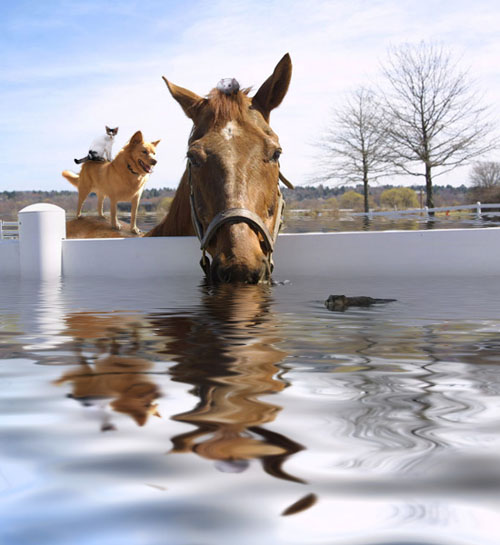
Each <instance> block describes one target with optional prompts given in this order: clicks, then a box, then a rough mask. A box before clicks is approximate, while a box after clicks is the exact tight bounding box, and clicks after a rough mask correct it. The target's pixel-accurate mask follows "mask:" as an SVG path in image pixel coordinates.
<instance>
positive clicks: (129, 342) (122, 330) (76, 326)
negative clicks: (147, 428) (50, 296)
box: [56, 313, 161, 431]
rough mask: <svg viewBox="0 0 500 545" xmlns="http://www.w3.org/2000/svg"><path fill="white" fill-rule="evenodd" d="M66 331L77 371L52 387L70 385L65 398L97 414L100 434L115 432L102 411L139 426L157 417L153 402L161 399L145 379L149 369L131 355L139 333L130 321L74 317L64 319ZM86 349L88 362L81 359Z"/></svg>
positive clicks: (86, 315) (108, 316) (90, 315)
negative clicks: (92, 357)
mask: <svg viewBox="0 0 500 545" xmlns="http://www.w3.org/2000/svg"><path fill="white" fill-rule="evenodd" d="M66 325H67V331H66V334H68V335H71V336H72V337H73V343H74V351H75V353H76V354H77V357H78V360H79V365H78V366H77V367H76V368H75V369H72V370H71V371H69V372H67V373H65V374H64V375H63V376H62V377H61V378H60V379H59V380H57V381H56V384H59V385H61V384H65V383H70V384H71V388H72V392H71V394H69V397H71V398H74V399H76V400H78V401H80V402H81V403H82V404H83V405H85V406H89V407H94V408H97V409H98V410H99V412H100V417H101V421H102V423H101V430H102V431H109V430H114V429H115V426H114V424H113V423H112V421H111V413H110V411H108V410H107V408H108V407H109V408H111V409H112V410H113V411H117V412H120V413H124V414H127V415H129V416H130V417H132V418H133V419H134V420H135V422H136V423H137V424H138V425H139V426H143V425H144V424H145V423H146V422H147V420H148V418H149V416H151V415H154V416H160V414H159V412H158V405H157V404H156V403H155V400H156V399H158V397H160V395H161V394H160V391H159V388H158V386H157V385H156V384H155V383H154V382H153V381H151V380H150V378H149V376H148V375H147V374H146V373H147V372H148V371H149V370H150V369H151V367H152V363H151V362H150V361H148V360H146V359H143V358H140V357H139V356H138V355H137V352H138V350H139V347H140V339H139V333H138V330H139V327H138V324H137V323H135V322H134V320H133V319H132V318H128V317H124V316H120V315H117V314H93V313H78V314H70V315H68V316H67V318H66ZM89 349H93V350H94V351H96V352H97V359H95V361H93V362H92V361H90V360H89V358H88V357H86V356H85V354H87V353H88V351H89Z"/></svg>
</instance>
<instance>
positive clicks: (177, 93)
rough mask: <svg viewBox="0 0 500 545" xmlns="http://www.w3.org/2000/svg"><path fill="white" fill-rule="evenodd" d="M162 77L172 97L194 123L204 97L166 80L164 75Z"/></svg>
mask: <svg viewBox="0 0 500 545" xmlns="http://www.w3.org/2000/svg"><path fill="white" fill-rule="evenodd" d="M162 77H163V81H164V82H165V83H166V84H167V87H168V90H169V91H170V94H171V95H172V97H173V98H174V99H175V100H176V101H177V102H178V103H179V105H180V107H181V108H182V109H183V110H184V113H185V114H186V115H187V116H188V117H189V118H190V119H192V120H193V122H194V123H195V124H196V120H197V119H198V117H199V112H200V109H201V106H202V105H203V104H204V103H205V99H203V98H201V97H200V96H198V95H197V94H196V93H193V91H190V90H189V89H184V87H179V86H178V85H174V84H173V83H172V82H170V81H168V79H167V78H166V77H165V76H162Z"/></svg>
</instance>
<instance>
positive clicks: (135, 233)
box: [130, 227, 142, 235]
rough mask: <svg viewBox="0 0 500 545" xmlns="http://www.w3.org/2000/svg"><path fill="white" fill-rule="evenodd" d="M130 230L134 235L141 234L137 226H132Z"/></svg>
mask: <svg viewBox="0 0 500 545" xmlns="http://www.w3.org/2000/svg"><path fill="white" fill-rule="evenodd" d="M130 232H131V233H134V235H140V234H142V231H141V230H140V229H139V227H132V229H130Z"/></svg>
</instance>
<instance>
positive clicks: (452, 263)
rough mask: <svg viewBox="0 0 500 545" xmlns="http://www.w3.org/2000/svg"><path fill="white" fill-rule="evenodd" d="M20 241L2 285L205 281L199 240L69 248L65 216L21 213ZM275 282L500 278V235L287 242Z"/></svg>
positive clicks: (297, 238) (460, 232)
mask: <svg viewBox="0 0 500 545" xmlns="http://www.w3.org/2000/svg"><path fill="white" fill-rule="evenodd" d="M20 218H21V219H20V229H19V240H2V241H0V279H1V278H2V277H5V276H19V277H22V278H42V279H46V278H53V277H59V276H66V277H106V278H117V277H122V278H135V279H138V281H145V280H146V279H147V278H152V277H161V278H164V279H168V277H170V276H177V275H194V276H197V277H200V278H201V276H202V272H201V269H200V267H199V265H198V262H199V259H200V250H199V243H198V240H197V239H196V238H195V237H158V238H127V239H121V238H118V239H91V240H66V239H65V214H64V210H62V209H61V208H58V207H57V206H54V205H47V204H45V205H33V206H30V207H27V208H26V209H24V210H23V211H21V212H20ZM274 261H275V263H276V269H275V273H274V277H275V278H276V279H278V280H279V279H285V278H287V279H293V277H295V276H298V275H300V276H304V275H307V276H313V277H314V276H328V277H330V278H332V280H334V279H335V278H340V277H343V278H351V277H379V276H382V275H384V276H407V277H410V278H411V277H417V276H429V275H431V276H462V275H467V276H477V277H479V276H485V275H495V276H497V275H498V276H500V228H498V227H491V228H485V229H482V228H480V229H446V230H439V229H436V230H428V231H378V232H373V231H371V232H351V233H345V232H342V233H302V234H295V233H293V234H292V233H291V234H286V233H285V234H281V235H280V236H279V238H278V241H277V244H276V252H275V256H274Z"/></svg>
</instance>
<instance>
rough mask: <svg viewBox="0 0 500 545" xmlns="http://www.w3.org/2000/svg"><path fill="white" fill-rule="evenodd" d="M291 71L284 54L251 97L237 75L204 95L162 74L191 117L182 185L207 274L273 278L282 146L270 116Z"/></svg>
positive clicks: (226, 279) (227, 279)
mask: <svg viewBox="0 0 500 545" xmlns="http://www.w3.org/2000/svg"><path fill="white" fill-rule="evenodd" d="M291 74H292V63H291V60H290V56H289V55H288V54H287V55H285V56H284V57H283V58H282V59H281V61H280V62H279V63H278V64H277V66H276V67H275V69H274V72H273V74H272V75H271V76H270V77H269V78H268V79H267V80H266V81H265V82H264V83H263V84H262V85H261V87H260V88H259V90H258V91H257V93H256V94H255V95H254V96H253V97H249V89H243V90H241V89H240V88H239V84H238V82H237V81H236V80H234V79H225V80H221V82H219V85H218V86H217V88H215V89H213V90H212V91H211V92H210V93H209V95H208V96H207V97H205V98H202V97H200V96H198V95H197V94H195V93H193V92H192V91H189V90H188V89H184V88H182V87H179V86H177V85H174V84H173V83H171V82H170V81H168V80H167V79H165V78H164V79H165V82H166V84H167V86H168V89H169V91H170V93H171V95H172V96H173V98H174V99H175V100H176V101H177V102H178V103H179V105H180V106H181V108H182V109H183V111H184V112H185V114H186V115H187V116H188V117H189V118H190V119H191V120H192V121H193V129H192V131H191V136H190V138H189V144H188V151H187V159H188V164H187V168H186V172H185V174H184V177H183V180H182V181H181V186H182V185H183V184H184V190H185V191H189V195H190V197H189V200H190V206H189V208H188V210H189V214H190V217H191V221H192V223H193V225H194V230H195V231H196V234H197V235H198V237H199V238H200V241H201V247H202V250H203V261H202V266H203V267H204V269H205V272H206V273H207V276H208V277H209V278H210V279H211V280H212V281H216V282H245V283H250V284H252V283H259V282H263V281H268V280H269V279H270V276H271V270H272V260H271V254H272V251H273V246H274V240H275V238H276V235H277V232H278V229H279V225H280V222H281V210H282V203H283V201H282V197H281V193H280V190H279V186H278V180H279V177H280V171H279V158H280V154H281V146H280V143H279V139H278V136H277V135H276V133H275V132H274V131H273V130H272V129H271V127H270V125H269V116H270V113H271V110H273V109H274V108H276V107H277V106H279V105H280V103H281V101H282V100H283V98H284V97H285V95H286V92H287V90H288V86H289V83H290V78H291ZM184 202H186V200H185V199H184ZM173 208H174V209H175V206H174V207H173ZM178 234H192V233H178ZM205 252H206V253H208V254H210V256H211V257H212V263H211V264H210V263H209V260H208V258H207V257H206V256H205Z"/></svg>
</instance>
